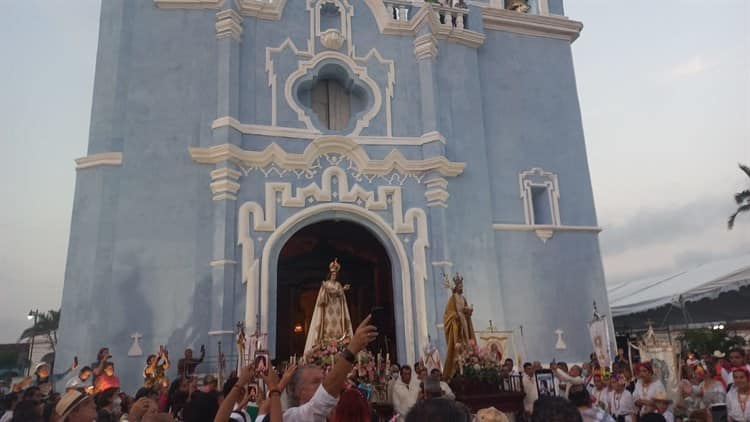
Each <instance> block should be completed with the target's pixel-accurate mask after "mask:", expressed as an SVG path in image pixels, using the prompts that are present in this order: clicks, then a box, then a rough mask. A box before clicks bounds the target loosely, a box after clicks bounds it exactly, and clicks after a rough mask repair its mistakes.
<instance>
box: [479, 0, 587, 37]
mask: <svg viewBox="0 0 750 422" xmlns="http://www.w3.org/2000/svg"><path fill="white" fill-rule="evenodd" d="M474 4H475V5H477V6H479V7H482V21H483V23H484V29H485V30H489V31H504V32H512V33H515V34H523V35H532V36H536V37H545V38H554V39H559V40H566V41H570V42H573V41H575V40H576V39H577V38H578V36H579V35H581V30H582V29H583V23H581V22H578V21H575V20H571V19H568V18H566V17H564V16H540V15H530V14H528V13H519V12H516V11H513V10H506V9H501V8H498V7H487V5H486V4H484V3H478V2H475V3H474Z"/></svg>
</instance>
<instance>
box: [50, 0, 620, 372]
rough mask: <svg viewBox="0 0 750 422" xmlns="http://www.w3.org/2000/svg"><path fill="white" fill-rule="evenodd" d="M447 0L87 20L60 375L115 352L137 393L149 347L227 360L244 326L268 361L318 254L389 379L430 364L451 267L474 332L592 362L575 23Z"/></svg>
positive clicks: (246, 4)
mask: <svg viewBox="0 0 750 422" xmlns="http://www.w3.org/2000/svg"><path fill="white" fill-rule="evenodd" d="M456 3H459V2H456ZM461 3H462V2H461ZM506 3H508V4H506ZM516 3H522V6H524V7H523V8H521V9H518V8H516V7H515V6H517V4H516ZM462 6H463V5H462V4H457V5H456V6H454V7H446V6H441V5H438V4H433V3H429V2H422V1H416V0H414V1H409V0H270V1H269V0H263V1H261V0H138V1H125V0H119V1H105V2H103V4H102V12H101V25H100V39H99V51H98V56H97V66H96V79H95V86H94V98H93V109H92V117H91V129H90V139H89V149H88V155H87V156H86V157H83V158H81V159H79V160H77V171H78V174H77V181H76V192H75V202H74V210H73V217H72V227H71V235H70V245H69V255H68V261H67V269H66V274H65V286H64V291H63V301H62V321H61V329H60V343H59V346H58V353H57V359H58V360H59V361H61V362H69V361H70V360H71V359H72V357H73V356H74V355H78V356H80V357H81V359H82V361H84V362H88V361H87V360H86V359H90V360H93V357H94V355H95V353H96V351H97V350H98V348H99V347H103V346H108V347H109V348H110V349H111V351H112V354H113V357H114V361H115V362H116V364H117V368H118V372H119V373H120V375H121V377H122V378H123V381H124V385H125V386H127V387H135V386H136V385H138V383H140V379H138V378H137V375H138V374H140V370H141V369H142V367H143V365H144V363H145V356H146V355H148V354H150V353H154V352H155V351H156V350H158V348H159V345H166V346H167V347H168V349H169V350H170V352H171V354H170V356H171V358H172V360H174V361H176V360H177V359H179V358H180V357H181V355H182V350H183V349H184V348H186V347H192V348H193V349H194V350H196V351H197V350H198V349H199V347H200V345H201V344H205V345H206V348H207V349H208V354H209V356H215V355H217V351H218V344H219V342H221V343H222V345H223V346H222V347H223V350H224V352H225V354H226V355H227V356H229V357H230V358H231V355H232V352H233V351H234V350H236V349H235V348H234V347H235V346H234V345H235V334H234V333H235V331H236V329H237V323H238V322H243V323H244V326H245V327H246V330H247V331H248V332H249V333H252V332H256V331H257V332H259V333H262V336H263V339H264V342H265V343H266V344H265V347H267V349H268V350H269V352H270V354H271V356H272V357H274V356H276V357H279V358H285V357H286V356H284V355H288V354H291V353H296V352H297V350H298V349H299V347H300V345H299V344H295V343H294V336H295V335H300V336H302V337H303V338H304V332H305V330H306V329H307V327H308V325H309V321H306V320H305V319H306V318H307V317H308V316H309V314H310V311H309V309H307V308H309V306H307V305H305V303H309V300H308V302H305V300H306V299H305V298H306V297H308V296H309V294H308V293H309V291H310V290H317V287H318V285H319V282H320V281H321V280H323V279H324V278H325V275H326V270H327V268H328V263H329V262H330V261H331V260H332V259H333V258H334V256H333V255H334V254H335V255H336V256H335V257H337V258H339V260H340V262H341V265H342V272H341V276H342V277H343V279H344V280H343V282H347V281H348V280H347V274H348V275H349V277H350V278H351V279H352V280H351V281H352V289H353V291H352V293H347V294H349V295H351V296H350V298H349V301H350V302H349V303H350V312H351V314H352V320H353V322H354V324H355V326H356V324H357V323H358V322H359V321H360V320H361V319H362V317H363V316H365V315H366V314H367V312H368V309H369V307H370V306H383V307H385V308H386V309H387V310H388V314H389V317H390V318H391V321H390V322H389V324H390V328H389V329H388V330H387V331H389V332H390V333H391V338H390V340H389V341H387V342H386V344H385V345H384V346H383V347H385V348H386V349H389V350H390V351H391V352H392V353H393V355H394V356H397V360H398V361H399V362H400V363H413V362H415V361H416V360H417V359H418V358H419V355H420V351H421V350H422V349H423V348H424V346H425V345H426V344H427V343H428V342H433V343H435V344H437V345H438V347H439V348H441V349H442V350H444V349H445V341H444V336H443V332H442V321H443V310H444V306H445V303H446V301H447V298H448V297H449V295H450V292H449V291H448V290H447V289H445V288H444V274H446V275H449V276H451V277H452V275H453V274H454V273H456V272H458V273H461V275H462V276H463V277H464V280H465V294H466V297H467V299H468V301H469V302H470V304H471V305H472V306H473V308H474V314H473V320H474V325H475V326H476V327H477V329H483V328H484V327H486V326H487V325H489V324H490V321H492V325H493V326H494V327H497V328H501V329H507V330H516V331H517V332H520V327H521V326H523V334H524V336H523V342H524V343H525V349H526V350H527V353H528V356H527V357H528V358H530V359H535V360H541V361H545V360H551V359H553V358H557V359H558V360H563V359H564V360H568V361H580V360H583V359H585V358H586V357H587V356H588V353H589V352H590V350H591V348H592V346H591V342H590V340H589V337H588V331H587V328H586V323H587V322H588V321H589V320H590V319H591V315H592V303H593V302H596V303H597V304H598V305H599V307H600V309H607V298H606V290H605V284H604V275H603V270H602V264H601V257H600V252H599V244H598V232H599V231H600V229H599V228H598V226H597V221H596V214H595V209H594V201H593V195H592V189H591V182H590V178H589V170H588V164H587V158H586V150H585V144H584V137H583V130H582V125H581V116H580V109H579V104H578V97H577V91H576V82H575V75H574V69H573V63H572V55H571V43H572V42H573V41H574V40H575V39H576V38H577V37H578V35H579V33H580V31H581V28H582V25H581V24H580V23H579V22H576V21H574V20H571V19H568V18H567V17H565V16H564V11H563V5H562V0H531V1H528V2H524V1H520V2H519V1H515V0H505V2H503V1H502V0H499V1H498V0H491V1H481V0H477V1H469V2H468V4H466V6H465V7H462ZM511 6H513V7H511ZM527 8H528V10H526V9H527ZM512 9H513V10H512ZM315 227H317V228H318V229H314V228H315ZM295 236H297V237H295ZM299 236H301V237H299ZM323 238H325V239H326V241H325V242H323V241H321V239H323ZM290 245H291V246H290ZM292 246H293V247H292ZM376 249H377V250H379V251H382V253H381V254H380V255H378V256H381V255H382V257H383V258H382V259H381V258H373V257H372V256H371V255H372V254H371V250H376ZM307 262H319V271H318V272H317V273H315V274H313V273H314V272H315V270H314V269H311V268H310V266H309V265H307V264H305V263H307ZM347 271H350V272H349V273H347ZM310 274H312V275H310ZM315 277H317V278H315ZM302 279H305V280H312V281H309V283H313V284H314V283H317V284H316V285H313V284H309V283H308V284H304V283H302V281H300V280H302ZM298 281H299V283H298ZM343 282H342V283H343ZM306 283H307V282H306ZM306 295H307V296H306ZM354 296H356V297H354ZM352 303H353V304H352ZM384 330H385V329H384ZM557 330H561V331H562V332H563V333H564V334H563V336H564V339H565V343H566V344H567V348H566V349H564V350H560V348H559V347H558V348H557V349H556V342H557V340H558V335H557V334H556V331H557ZM133 336H135V337H138V338H139V339H140V348H141V349H142V353H143V357H142V358H140V357H139V354H138V353H137V352H133V350H135V349H137V348H132V347H131V346H132V345H133V338H132V337H133ZM290 339H291V340H290ZM516 340H517V341H519V340H518V338H517V339H516ZM129 350H131V353H130V355H132V356H128V351H129ZM89 355H90V356H89ZM230 360H231V359H230ZM205 365H206V367H209V366H210V365H212V364H211V363H209V362H207V363H206V364H205ZM227 365H228V366H230V367H231V366H232V363H231V362H228V363H227ZM173 366H174V367H176V365H173ZM173 372H174V369H172V370H170V375H173ZM198 372H201V368H200V367H199V369H198ZM131 378H132V379H131Z"/></svg>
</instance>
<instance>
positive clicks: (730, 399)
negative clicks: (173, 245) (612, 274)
mask: <svg viewBox="0 0 750 422" xmlns="http://www.w3.org/2000/svg"><path fill="white" fill-rule="evenodd" d="M376 336H377V329H376V327H374V326H372V325H370V324H369V318H368V319H366V320H365V321H363V323H362V324H361V325H360V326H359V327H358V328H357V330H356V331H355V333H354V335H353V337H352V340H351V342H350V343H349V345H348V347H347V348H346V349H344V350H343V352H342V353H341V354H340V357H341V359H338V360H337V361H336V363H335V364H334V366H333V367H332V368H331V369H330V370H329V371H328V372H327V373H324V371H323V370H322V369H320V368H318V367H316V366H313V365H302V366H299V367H298V366H296V365H289V366H288V367H287V368H285V370H284V371H283V374H282V373H278V372H277V371H276V370H275V368H271V369H270V370H268V371H263V370H262V368H260V367H258V366H257V365H253V364H251V365H248V366H247V367H245V368H244V369H243V370H241V371H240V373H239V374H237V373H236V371H235V372H234V373H232V374H231V375H230V376H229V378H228V379H227V380H226V382H224V383H223V385H219V381H218V380H217V379H216V378H215V377H214V376H213V375H206V376H203V377H197V376H195V373H196V368H197V367H198V366H199V365H200V364H201V363H202V362H203V359H204V358H205V348H203V347H202V348H201V352H200V357H198V358H195V357H194V356H193V351H192V350H190V349H188V350H186V351H185V354H184V357H183V358H181V359H179V361H178V364H177V366H178V374H179V375H178V377H177V378H176V379H174V380H173V381H172V382H169V380H168V379H167V377H166V370H167V369H168V368H169V367H170V364H171V363H170V359H169V354H168V353H167V350H166V349H165V348H163V347H160V349H159V352H158V353H157V354H154V355H150V356H148V357H147V359H146V362H145V364H146V365H145V367H144V370H143V386H142V388H140V389H139V390H138V391H137V392H136V393H135V395H134V396H130V395H128V394H126V392H124V391H122V390H121V389H120V382H119V378H118V377H117V375H116V372H115V364H114V363H113V362H112V361H111V355H110V353H109V350H108V349H107V348H102V349H101V350H99V353H98V354H97V359H96V361H95V362H93V363H91V364H90V365H88V366H83V367H81V368H78V362H77V359H75V361H74V362H73V364H72V365H71V366H70V367H68V368H66V370H65V371H63V372H61V373H59V374H52V373H51V371H50V366H49V365H48V364H46V363H41V364H39V365H37V366H36V368H35V371H34V374H33V376H32V377H28V378H26V379H24V380H23V381H21V382H20V383H18V384H16V385H14V386H13V391H12V392H11V393H10V394H7V395H5V397H4V398H3V407H2V409H4V410H5V412H4V413H3V414H2V416H0V422H16V421H23V422H49V421H54V422H91V421H98V422H113V421H132V422H141V421H142V422H159V421H185V422H193V421H196V422H197V421H201V422H206V421H209V422H210V421H217V422H218V421H220V422H226V421H242V422H248V421H256V422H264V421H269V422H277V421H287V422H296V421H321V422H323V421H331V422H341V421H352V422H369V421H374V420H379V419H378V418H379V417H380V418H382V416H383V415H382V414H379V413H378V412H377V411H376V410H377V409H374V408H373V406H372V404H371V403H370V400H369V397H368V395H367V393H366V392H364V391H362V390H361V389H360V388H358V386H357V384H356V382H352V379H351V378H350V375H351V373H352V372H353V369H354V368H355V364H356V356H357V354H358V353H359V352H360V351H361V350H363V349H364V348H365V347H366V346H367V345H368V344H369V342H371V341H372V340H373V339H374V338H375V337H376ZM503 367H504V368H505V369H507V371H504V373H507V375H509V376H511V375H512V376H516V377H519V378H521V379H522V382H521V386H522V390H523V392H524V393H525V396H524V399H523V404H524V411H523V412H520V413H519V414H517V415H516V420H530V421H534V422H536V421H545V422H547V421H560V422H568V421H585V422H588V421H617V422H640V421H643V422H648V421H667V422H673V421H721V420H728V421H732V422H750V406H747V404H748V401H750V382H749V380H750V365H748V363H747V361H746V356H745V351H744V350H742V349H739V348H737V349H732V350H730V351H729V352H728V353H726V355H725V354H723V353H720V352H716V353H715V354H714V355H706V356H701V357H696V356H695V355H694V354H691V355H689V357H688V359H686V361H684V365H682V373H681V378H682V380H681V381H680V384H679V388H678V392H677V393H678V399H677V400H675V401H674V402H673V400H671V399H670V397H669V396H668V394H667V388H666V386H665V385H664V384H663V383H662V381H661V380H660V379H659V377H658V376H657V375H656V374H655V373H654V368H653V367H652V365H651V364H650V363H648V362H644V363H641V364H638V365H637V366H636V367H635V368H636V371H635V372H636V373H635V374H632V373H631V370H630V367H631V365H630V364H628V362H626V361H625V359H624V357H623V354H622V351H620V353H618V357H617V358H616V359H615V361H614V362H613V364H612V365H611V368H609V367H602V366H601V365H599V363H598V361H597V359H596V356H595V355H592V357H591V361H589V362H586V363H584V364H582V365H580V366H579V365H571V366H570V367H569V366H568V365H567V364H566V363H564V362H551V363H550V364H549V366H548V367H546V368H545V367H543V366H542V364H541V363H540V362H526V363H524V364H523V365H522V371H521V372H520V373H517V372H515V370H514V363H513V361H512V360H511V359H507V360H505V362H504V365H503ZM75 371H77V372H75ZM540 373H547V374H551V376H552V380H553V382H551V383H552V384H554V386H551V388H550V389H549V391H542V390H540V388H539V385H538V382H537V378H538V374H540ZM65 379H67V381H66V382H64V383H63V382H62V381H64V380H65ZM56 384H57V385H60V384H62V385H64V391H60V392H57V391H56V390H55V385H56ZM540 392H541V393H542V394H541V396H540ZM545 393H546V394H545ZM387 400H388V401H389V402H390V403H391V404H392V409H391V415H392V416H387V417H386V418H387V420H391V421H406V422H412V421H430V422H442V421H459V422H463V421H465V422H469V421H473V420H478V421H506V420H508V419H507V416H506V415H505V414H503V413H502V412H500V411H499V410H497V409H495V408H488V409H483V410H481V411H479V412H478V413H477V414H476V415H472V413H471V411H470V410H469V408H468V407H467V406H465V405H463V404H462V403H460V402H458V401H456V397H455V394H454V393H453V391H452V390H451V387H450V386H449V385H448V383H446V382H445V380H443V379H442V374H441V372H440V369H437V368H433V369H432V370H430V371H428V369H427V368H426V367H425V366H424V365H423V364H422V363H421V362H417V363H416V364H415V365H414V366H413V367H412V366H407V365H403V366H398V365H393V366H392V367H391V368H390V377H389V381H388V385H387ZM381 420H382V419H381Z"/></svg>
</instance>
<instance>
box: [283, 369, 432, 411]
mask: <svg viewBox="0 0 750 422" xmlns="http://www.w3.org/2000/svg"><path fill="white" fill-rule="evenodd" d="M418 398H419V384H418V383H417V382H416V380H414V379H413V378H412V376H411V368H410V367H409V366H408V365H404V366H402V367H401V378H400V379H399V380H398V381H396V383H395V384H394V385H393V410H395V411H396V413H398V414H399V419H398V420H399V421H402V422H403V421H404V420H405V418H406V414H407V413H409V410H410V409H411V408H412V406H414V404H416V403H417V399H418ZM285 421H286V419H285Z"/></svg>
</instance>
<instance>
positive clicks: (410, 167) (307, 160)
mask: <svg viewBox="0 0 750 422" xmlns="http://www.w3.org/2000/svg"><path fill="white" fill-rule="evenodd" d="M189 151H190V156H191V157H192V158H193V161H195V162H197V163H201V164H216V163H219V162H221V161H231V162H233V163H235V164H237V165H239V166H241V167H244V168H249V167H259V168H263V167H266V166H268V165H270V164H275V165H277V166H279V167H280V168H282V169H286V170H303V169H307V168H309V167H310V166H311V165H312V164H313V163H314V162H315V160H316V159H317V158H318V157H320V156H322V155H325V154H340V155H343V156H346V157H347V158H349V159H350V160H351V161H352V162H353V163H354V165H355V166H356V167H357V170H358V171H359V172H360V173H363V174H374V175H387V174H390V173H392V172H394V171H398V172H400V173H425V172H428V171H435V172H437V173H439V174H440V175H442V176H444V177H456V176H458V175H460V174H462V173H463V171H464V169H465V168H466V163H458V162H452V161H449V160H448V159H447V158H445V157H443V156H440V157H432V158H427V159H423V160H409V159H407V158H406V157H404V155H403V154H402V153H401V152H400V151H399V150H397V149H393V150H392V151H391V152H390V153H388V155H386V156H385V158H384V159H382V160H376V159H372V158H370V156H369V154H368V153H367V151H366V150H365V149H364V148H363V147H362V146H361V145H358V144H357V143H356V142H354V141H352V140H351V139H349V138H346V137H343V136H321V137H319V138H317V139H315V140H314V141H312V142H311V143H310V144H309V145H308V146H307V148H305V151H304V152H303V153H302V154H297V153H290V152H286V151H285V150H284V149H283V148H282V147H280V146H279V145H278V144H276V143H272V144H271V145H269V146H267V147H266V148H265V149H263V150H262V151H249V150H244V149H242V148H240V147H238V146H236V145H232V144H222V145H215V146H212V147H209V148H199V147H191V148H190V149H189Z"/></svg>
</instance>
